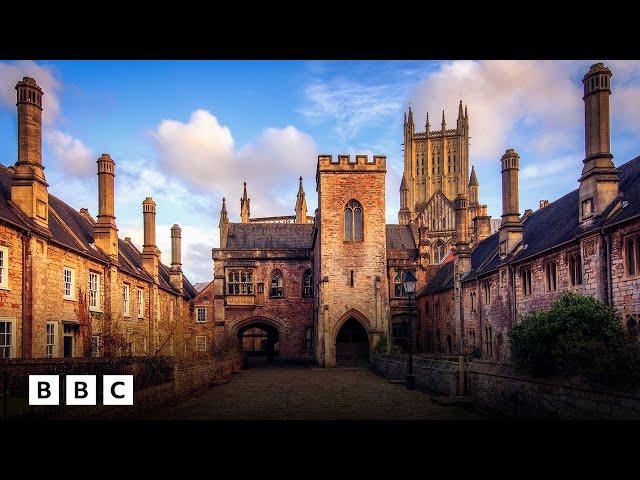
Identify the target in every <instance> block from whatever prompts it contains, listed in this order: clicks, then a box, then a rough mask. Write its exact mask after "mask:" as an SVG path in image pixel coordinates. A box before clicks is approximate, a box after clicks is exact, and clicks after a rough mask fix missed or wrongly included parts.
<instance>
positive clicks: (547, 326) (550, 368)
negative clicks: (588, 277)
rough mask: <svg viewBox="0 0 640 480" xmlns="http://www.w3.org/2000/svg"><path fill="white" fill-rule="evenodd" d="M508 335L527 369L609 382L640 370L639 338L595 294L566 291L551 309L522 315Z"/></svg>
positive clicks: (520, 365)
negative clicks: (584, 375) (578, 374)
mask: <svg viewBox="0 0 640 480" xmlns="http://www.w3.org/2000/svg"><path fill="white" fill-rule="evenodd" d="M508 337H509V342H510V345H511V353H512V356H513V359H514V362H515V366H516V368H517V369H518V370H519V371H520V372H523V373H527V374H531V375H535V376H546V375H550V374H553V373H582V374H586V375H587V376H589V377H591V378H592V379H597V380H598V381H604V382H608V381H614V382H615V381H616V379H619V378H622V377H626V378H628V377H632V376H637V375H638V373H640V351H639V345H638V342H637V341H636V340H635V339H631V338H629V337H628V336H627V335H626V334H625V331H624V329H623V328H622V322H621V320H620V318H619V317H618V316H617V314H616V311H615V310H614V309H613V308H611V307H608V306H607V305H605V304H603V303H602V302H599V301H598V300H595V299H594V298H592V297H586V296H582V295H576V294H573V293H565V294H564V295H563V296H562V297H560V299H558V300H557V301H556V302H555V303H554V304H553V305H552V306H551V308H550V309H549V310H548V311H545V312H534V313H531V314H529V315H527V316H525V317H523V318H522V319H521V321H520V323H519V324H518V325H516V326H514V327H513V328H512V329H511V330H510V331H509V332H508Z"/></svg>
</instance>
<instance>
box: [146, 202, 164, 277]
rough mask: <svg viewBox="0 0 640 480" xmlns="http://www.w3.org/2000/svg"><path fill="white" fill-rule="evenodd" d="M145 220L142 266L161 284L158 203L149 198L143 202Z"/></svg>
mask: <svg viewBox="0 0 640 480" xmlns="http://www.w3.org/2000/svg"><path fill="white" fill-rule="evenodd" d="M142 215H143V218H144V243H143V245H142V265H143V266H144V268H145V270H146V271H147V272H149V274H151V276H152V277H153V280H154V282H156V283H158V282H159V273H158V263H159V258H158V257H159V256H160V251H159V250H158V247H157V246H156V202H154V201H153V198H151V197H147V198H146V199H145V201H144V202H142Z"/></svg>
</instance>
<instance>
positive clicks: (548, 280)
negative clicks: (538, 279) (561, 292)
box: [542, 259, 558, 292]
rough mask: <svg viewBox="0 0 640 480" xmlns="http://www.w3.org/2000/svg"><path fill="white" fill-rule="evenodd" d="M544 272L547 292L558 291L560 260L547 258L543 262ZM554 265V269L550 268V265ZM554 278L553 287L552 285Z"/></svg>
mask: <svg viewBox="0 0 640 480" xmlns="http://www.w3.org/2000/svg"><path fill="white" fill-rule="evenodd" d="M542 265H543V272H544V291H545V292H557V291H558V262H557V260H556V259H551V260H545V261H544V262H543V264H542ZM551 265H553V270H550V266H551ZM551 273H553V276H552V275H551ZM551 280H553V288H551V287H552V285H551Z"/></svg>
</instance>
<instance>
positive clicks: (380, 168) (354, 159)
mask: <svg viewBox="0 0 640 480" xmlns="http://www.w3.org/2000/svg"><path fill="white" fill-rule="evenodd" d="M331 171H338V172H353V171H355V172H386V171H387V157H386V156H384V155H373V157H371V158H369V156H368V155H354V156H352V155H338V156H337V157H334V156H333V155H318V172H331Z"/></svg>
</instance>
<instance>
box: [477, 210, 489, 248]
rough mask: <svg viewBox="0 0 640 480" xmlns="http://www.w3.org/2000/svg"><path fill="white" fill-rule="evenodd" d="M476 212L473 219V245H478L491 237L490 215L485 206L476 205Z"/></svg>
mask: <svg viewBox="0 0 640 480" xmlns="http://www.w3.org/2000/svg"><path fill="white" fill-rule="evenodd" d="M476 212H477V213H476V216H475V217H473V230H474V232H475V243H476V244H478V243H480V242H481V241H483V240H484V239H485V238H487V237H489V236H491V215H489V214H488V213H487V212H488V209H487V206H486V205H478V208H477V210H476Z"/></svg>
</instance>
